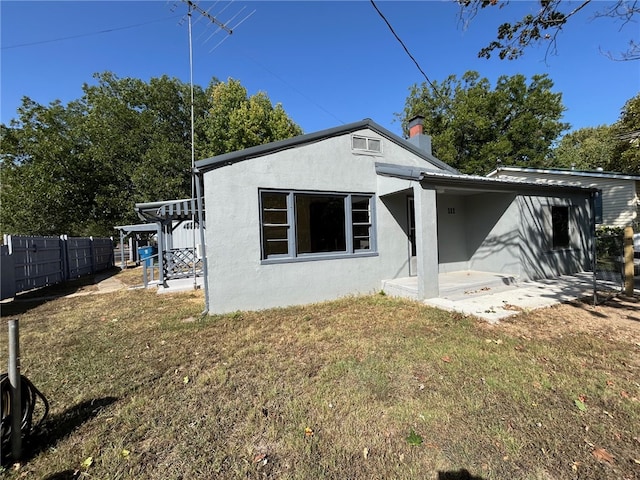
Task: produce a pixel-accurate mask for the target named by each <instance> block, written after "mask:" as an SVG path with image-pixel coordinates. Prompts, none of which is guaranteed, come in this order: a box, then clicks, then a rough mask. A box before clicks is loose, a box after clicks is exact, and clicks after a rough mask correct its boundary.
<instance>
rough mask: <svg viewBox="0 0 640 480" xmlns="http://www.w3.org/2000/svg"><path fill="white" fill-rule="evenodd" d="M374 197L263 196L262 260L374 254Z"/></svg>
mask: <svg viewBox="0 0 640 480" xmlns="http://www.w3.org/2000/svg"><path fill="white" fill-rule="evenodd" d="M373 209H374V199H373V195H367V194H355V193H333V192H301V191H282V190H261V191H260V212H261V217H260V221H261V227H262V260H285V261H289V260H294V259H295V260H304V259H313V258H327V257H333V256H340V257H342V256H352V255H366V254H372V253H375V238H374V228H373V218H374V214H373Z"/></svg>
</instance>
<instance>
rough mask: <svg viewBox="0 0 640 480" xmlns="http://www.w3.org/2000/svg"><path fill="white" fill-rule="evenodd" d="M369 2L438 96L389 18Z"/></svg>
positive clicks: (372, 2)
mask: <svg viewBox="0 0 640 480" xmlns="http://www.w3.org/2000/svg"><path fill="white" fill-rule="evenodd" d="M369 1H370V2H371V5H373V8H375V10H376V12H378V15H380V18H382V20H384V23H386V24H387V27H389V30H391V33H393V36H394V37H396V40H398V42H400V45H402V48H404V51H405V52H407V55H409V58H410V59H411V60H413V63H415V65H416V67H418V70H420V73H421V74H422V76H423V77H424V78H425V80H426V81H427V83H428V84H429V85H430V86H431V88H432V89H433V91H434V92H436V94H437V95H438V96H439V95H440V94H439V93H438V92H437V90H436V87H435V86H434V85H433V83H431V80H429V77H428V76H427V74H426V73H424V70H422V67H421V66H420V64H419V63H418V61H417V60H416V59H415V58H414V56H413V55H411V52H410V51H409V49H408V48H407V46H406V45H405V44H404V42H403V41H402V39H401V38H400V37H399V36H398V34H397V33H396V32H395V30H394V29H393V27H392V26H391V24H390V23H389V20H387V18H386V17H385V16H384V14H383V13H382V12H381V11H380V9H379V8H378V6H377V5H376V4H375V2H374V1H373V0H369Z"/></svg>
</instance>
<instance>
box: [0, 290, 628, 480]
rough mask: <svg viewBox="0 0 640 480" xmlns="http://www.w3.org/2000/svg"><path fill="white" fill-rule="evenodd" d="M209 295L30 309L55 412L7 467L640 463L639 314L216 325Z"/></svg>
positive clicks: (391, 316)
mask: <svg viewBox="0 0 640 480" xmlns="http://www.w3.org/2000/svg"><path fill="white" fill-rule="evenodd" d="M202 305H203V299H202V293H201V292H190V293H185V294H180V295H162V296H157V295H155V293H153V292H149V291H143V290H133V291H127V290H122V291H119V292H116V293H110V294H105V295H92V296H87V297H78V298H59V299H56V300H53V301H50V302H46V303H41V304H36V305H34V306H33V308H29V309H26V311H22V312H21V316H20V318H21V334H22V338H21V342H22V345H21V347H22V364H23V373H25V375H27V376H28V377H29V378H30V379H31V380H32V381H33V382H34V383H35V384H36V386H38V388H40V389H41V390H42V391H43V392H44V393H45V395H47V397H48V398H49V400H50V402H51V404H52V417H51V418H50V420H49V422H48V423H47V428H48V430H47V432H45V434H43V435H42V436H40V437H39V438H36V439H35V441H34V444H35V445H34V450H35V453H33V454H32V455H30V457H29V458H28V459H27V461H26V462H24V464H23V465H22V466H21V468H20V469H19V470H18V471H15V472H14V471H10V472H6V475H7V477H8V478H34V479H35V478H78V477H79V476H81V475H86V476H87V478H89V477H91V478H104V479H107V478H113V479H115V478H119V479H129V478H130V479H134V478H135V479H145V478H149V479H151V478H279V479H280V478H291V479H295V478H336V479H344V478H367V479H369V478H407V479H409V478H411V479H413V478H433V479H439V480H444V479H447V478H465V477H464V476H463V475H462V474H460V472H461V470H462V469H465V470H467V471H469V472H470V473H471V475H473V476H474V478H483V479H490V478H524V479H527V478H529V479H547V478H566V479H573V478H593V479H601V478H612V479H613V478H629V479H631V478H638V476H639V470H638V469H639V468H640V465H639V464H637V463H636V462H638V461H640V458H638V457H639V456H640V455H639V454H638V451H639V450H640V448H639V447H640V442H639V441H638V438H639V437H640V426H639V425H640V404H639V402H638V397H639V396H640V393H639V390H640V386H639V385H638V383H637V382H638V378H640V376H639V375H638V370H639V365H638V358H639V356H640V346H639V345H638V344H636V343H634V341H633V339H634V338H635V337H634V335H635V334H634V333H633V332H634V328H633V326H631V327H630V328H631V329H630V330H629V331H628V332H626V331H625V332H626V333H625V334H624V335H623V338H617V337H616V335H615V332H613V331H608V330H606V329H605V330H606V331H607V333H606V334H604V335H593V334H589V333H583V332H581V331H580V330H579V329H574V328H572V325H571V324H570V323H567V324H565V325H564V327H565V328H564V329H560V330H563V332H564V333H560V330H559V333H558V334H557V335H552V334H549V331H548V330H549V329H548V328H547V327H548V325H555V324H559V323H560V322H562V321H563V318H565V317H566V315H567V312H577V313H576V315H578V314H579V315H584V311H583V309H582V308H581V307H580V306H578V305H573V306H571V305H568V306H563V307H562V308H561V309H547V310H545V311H543V312H536V313H531V314H522V315H520V316H518V317H516V319H515V320H512V321H510V322H508V323H504V324H500V325H498V326H488V325H487V324H485V323H483V322H479V321H477V320H475V319H474V318H470V317H464V316H461V315H456V314H450V313H447V312H443V311H440V310H436V309H432V308H429V307H425V306H423V305H420V304H417V303H411V302H405V301H402V300H396V299H392V298H388V297H384V296H379V295H377V296H370V297H359V298H346V299H343V300H340V301H336V302H329V303H323V304H317V305H310V306H305V307H292V308H286V309H273V310H268V311H263V312H251V313H247V312H238V313H236V314H232V315H225V316H212V317H206V318H200V317H199V312H200V311H201V310H202ZM602 308H605V307H602ZM602 311H604V310H601V311H600V312H601V313H602ZM3 315H4V316H10V315H8V314H7V313H6V311H5V310H4V309H3ZM194 319H195V321H193V320H194ZM600 321H601V322H602V321H605V320H603V319H602V317H600ZM545 322H547V323H545ZM635 328H637V326H636V327H635ZM545 329H546V332H545V334H541V332H542V331H543V330H545ZM635 332H636V334H637V330H635ZM5 338H6V333H4V332H3V340H4V339H5ZM2 345H3V350H2V351H1V352H0V354H2V355H4V356H5V357H6V349H4V345H6V341H3V343H2ZM621 392H625V394H624V395H623V394H622V393H621ZM576 400H579V401H580V402H582V405H583V406H584V410H581V409H579V408H578V407H577V405H578V404H576V402H575V401H576ZM412 433H413V435H412ZM598 449H601V450H602V451H604V452H605V453H607V454H610V455H611V456H612V457H611V458H608V457H606V455H602V454H601V451H600V450H598ZM594 452H596V453H594ZM89 457H91V458H92V461H91V465H87V464H86V463H85V465H84V466H83V462H85V461H86V460H87V459H88V458H89ZM447 472H448V473H447ZM456 472H457V473H456ZM54 475H67V477H64V476H58V477H54ZM455 475H458V476H457V477H456V476H455Z"/></svg>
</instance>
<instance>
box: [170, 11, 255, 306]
mask: <svg viewBox="0 0 640 480" xmlns="http://www.w3.org/2000/svg"><path fill="white" fill-rule="evenodd" d="M182 3H185V4H186V5H187V21H188V26H189V86H190V92H191V199H192V202H191V204H192V210H194V208H193V207H194V202H200V199H196V182H197V178H196V173H195V164H196V153H195V127H194V125H195V106H194V95H193V25H194V24H195V23H197V22H198V21H200V20H202V19H205V20H206V21H207V23H208V25H209V26H210V25H214V26H215V27H216V29H215V30H214V32H213V33H212V34H211V35H209V37H208V38H207V39H206V40H205V43H206V42H208V41H209V40H210V39H211V38H213V37H214V36H215V35H216V34H218V33H220V32H223V33H224V38H222V40H220V41H219V42H218V43H217V44H215V45H214V47H213V48H212V49H211V50H209V53H212V52H213V51H214V50H215V49H216V48H218V47H219V46H220V45H221V44H222V42H224V41H225V40H226V39H227V38H229V37H230V36H231V35H232V34H233V32H234V30H235V29H236V28H238V27H239V26H240V24H242V23H244V21H245V20H247V19H248V18H249V17H250V16H251V15H253V14H254V13H255V12H256V10H255V9H254V10H253V11H252V12H250V13H249V14H247V15H245V16H244V17H243V18H241V19H240V20H239V21H238V22H237V23H235V25H234V26H233V27H231V26H230V24H231V23H232V22H234V21H236V19H237V18H238V17H239V16H240V15H241V14H242V13H243V12H244V10H245V9H246V7H242V9H240V11H239V12H237V13H236V14H235V15H233V16H232V17H231V18H230V19H229V20H227V21H226V22H223V21H221V20H219V18H220V16H221V15H222V13H224V11H225V10H227V9H228V8H229V7H230V6H231V4H233V3H234V0H231V2H229V3H227V4H226V5H225V6H224V7H223V8H222V9H221V10H220V11H219V12H218V13H217V14H216V15H213V14H211V13H209V12H210V11H211V10H212V9H213V8H214V7H215V6H216V5H218V3H220V0H218V1H216V2H215V3H214V4H213V5H212V6H211V7H209V9H208V10H204V9H203V8H202V7H200V5H198V3H197V2H194V1H193V0H182ZM178 5H179V3H177V2H176V3H174V4H173V7H172V8H171V11H175V9H176V8H177V7H178ZM194 12H195V13H197V14H198V15H199V17H198V18H197V19H196V21H195V22H193V20H192V17H193V13H194ZM183 23H184V17H183V18H182V20H181V21H180V25H182V24H183ZM198 38H199V37H198ZM201 213H202V211H201ZM191 222H192V232H193V288H194V289H197V288H198V283H197V269H196V263H197V254H196V228H195V226H196V212H195V210H194V211H192V215H191ZM203 224H204V222H203V219H202V218H199V219H198V227H199V230H200V242H201V244H202V245H201V248H202V250H201V252H202V254H203V265H206V259H205V258H204V253H205V252H204V233H203V230H202V228H203ZM204 270H205V271H204V272H203V274H204V275H205V277H206V275H207V272H206V267H205V269H204ZM204 284H205V296H206V295H207V291H206V290H207V279H206V278H205V279H204ZM207 302H208V300H207Z"/></svg>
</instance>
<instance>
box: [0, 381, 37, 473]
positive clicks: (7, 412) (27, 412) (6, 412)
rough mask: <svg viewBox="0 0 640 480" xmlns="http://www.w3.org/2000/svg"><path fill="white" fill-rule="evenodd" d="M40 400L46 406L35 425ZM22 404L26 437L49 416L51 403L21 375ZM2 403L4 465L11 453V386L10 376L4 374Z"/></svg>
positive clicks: (0, 427)
mask: <svg viewBox="0 0 640 480" xmlns="http://www.w3.org/2000/svg"><path fill="white" fill-rule="evenodd" d="M38 399H40V401H42V404H43V406H44V412H43V413H42V417H41V418H40V420H39V421H38V423H36V424H35V425H34V424H33V415H34V412H35V406H36V403H37V401H38ZM20 400H21V401H20V403H21V412H20V413H21V415H22V421H21V422H20V431H21V433H22V436H23V437H26V436H28V435H30V434H31V433H33V432H34V431H35V430H36V429H38V428H39V427H40V426H41V425H42V422H44V420H45V418H46V417H47V415H48V414H49V402H48V401H47V399H46V398H45V396H44V395H43V394H42V392H40V390H38V389H37V388H36V387H35V385H34V384H33V383H31V381H30V380H29V379H28V378H27V377H25V376H24V375H20ZM0 402H1V403H2V419H1V423H0V440H1V442H2V459H1V460H2V464H3V465H4V464H5V461H6V460H8V458H9V457H10V452H11V413H12V412H11V384H10V383H9V376H8V375H7V374H6V373H3V374H2V376H0Z"/></svg>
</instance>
